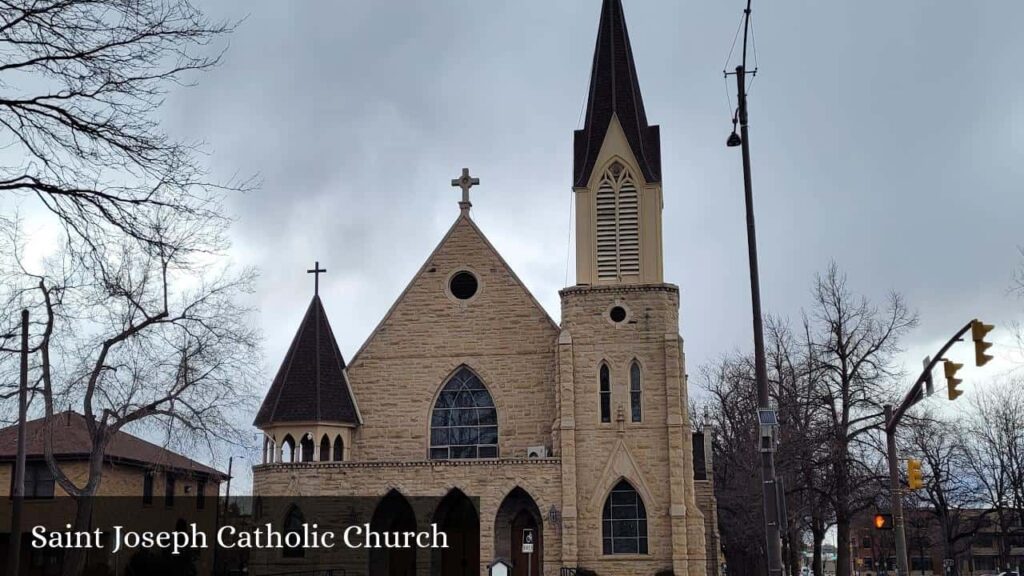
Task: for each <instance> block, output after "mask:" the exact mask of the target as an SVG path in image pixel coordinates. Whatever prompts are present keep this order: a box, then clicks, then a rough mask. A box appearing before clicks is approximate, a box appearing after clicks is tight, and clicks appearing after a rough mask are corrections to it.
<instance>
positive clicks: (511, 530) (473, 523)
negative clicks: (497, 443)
mask: <svg viewBox="0 0 1024 576" xmlns="http://www.w3.org/2000/svg"><path fill="white" fill-rule="evenodd" d="M480 512H481V505H480V502H479V501H478V500H476V499H473V498H471V497H469V496H467V495H466V494H465V493H464V492H463V491H462V490H460V489H459V488H452V489H451V490H450V491H449V492H448V493H447V494H446V495H445V496H444V497H443V498H440V499H433V498H429V499H425V498H407V497H406V495H405V494H403V493H402V492H400V491H399V490H397V489H392V490H390V491H389V492H388V493H387V494H385V495H384V496H383V497H381V498H380V500H379V501H378V502H377V504H376V506H375V508H374V510H373V514H372V517H371V518H370V522H369V531H371V532H374V533H378V534H382V535H383V534H386V533H392V534H396V533H397V534H405V533H416V532H419V531H422V530H423V529H424V528H425V527H426V526H429V525H430V524H437V528H438V530H439V531H440V532H444V533H445V534H446V538H447V544H448V547H447V548H444V549H429V550H421V551H417V550H416V549H414V548H396V547H387V546H382V547H379V548H374V549H373V550H371V552H370V556H369V564H370V565H369V569H370V570H369V573H370V574H384V575H389V576H391V575H394V576H399V575H408V574H415V573H419V572H418V571H417V565H418V564H424V565H427V564H429V566H430V567H431V570H430V571H429V572H430V574H438V575H440V576H447V575H449V574H451V575H455V574H459V575H462V574H466V573H467V572H466V567H467V566H477V565H480V563H481V546H480V544H481V518H480ZM557 519H558V513H557V510H556V509H555V508H554V507H553V506H552V509H551V510H550V511H549V512H548V513H547V515H545V514H544V513H543V512H542V511H541V508H540V506H539V505H538V504H537V502H536V500H535V499H534V498H533V496H531V495H530V493H529V492H528V491H526V490H525V489H523V488H521V487H519V486H516V487H514V488H513V489H512V490H511V491H509V492H508V493H507V494H506V495H505V497H504V498H503V499H502V500H501V503H500V505H499V506H498V508H497V510H496V511H495V512H494V522H493V524H492V526H493V532H492V537H493V546H492V547H491V548H490V549H491V550H492V551H493V554H494V560H499V559H500V560H503V561H505V562H506V564H507V565H509V566H511V574H512V575H513V576H526V575H527V574H533V575H539V574H543V573H544V572H543V566H544V524H545V521H547V522H555V523H557V522H558V520H557ZM305 521H306V519H305V516H304V514H303V511H302V510H300V509H299V506H298V504H292V505H291V506H289V507H288V509H287V512H286V513H285V515H284V517H283V518H282V525H283V526H282V527H283V532H285V533H288V532H300V531H301V530H302V524H303V522H305ZM310 521H314V520H310ZM601 524H602V528H601V540H602V545H601V551H602V554H603V555H606V556H611V555H619V554H626V555H646V554H648V549H649V547H648V531H647V510H646V507H645V505H644V502H643V498H642V496H641V495H640V494H639V492H637V490H636V489H635V488H634V487H633V485H632V484H631V483H630V482H629V481H628V480H627V479H625V478H620V479H619V480H618V481H617V482H616V483H615V484H614V485H613V486H612V487H611V489H610V491H609V492H608V494H607V495H606V497H605V501H604V506H603V510H602V515H601ZM549 530H550V528H549ZM527 533H530V536H529V537H530V538H531V540H530V541H531V542H532V543H533V545H534V547H533V552H532V553H525V552H523V543H524V538H527V537H528V536H526V534H527ZM282 555H283V556H284V557H291V558H296V557H303V556H304V551H303V550H302V549H296V548H291V549H286V550H284V551H283V552H282ZM488 560H489V559H488Z"/></svg>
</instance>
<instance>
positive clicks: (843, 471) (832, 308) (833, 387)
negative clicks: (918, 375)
mask: <svg viewBox="0 0 1024 576" xmlns="http://www.w3.org/2000/svg"><path fill="white" fill-rule="evenodd" d="M804 321H805V324H806V326H807V329H806V332H807V335H808V344H809V351H810V354H811V355H812V365H811V369H812V370H813V372H814V381H815V382H816V396H817V398H816V400H815V402H817V403H820V405H821V406H822V407H823V408H824V410H825V414H826V417H825V419H826V421H825V424H824V425H825V427H826V428H825V430H824V435H825V437H826V438H827V443H826V445H827V449H828V456H827V462H826V467H827V471H828V475H829V477H830V480H831V486H830V487H829V488H828V490H826V493H827V494H828V495H829V498H830V500H831V508H832V510H833V511H834V513H835V520H836V534H837V536H836V546H837V548H838V555H837V559H836V573H837V576H849V574H850V533H851V522H852V521H853V519H854V517H855V516H856V514H857V513H859V512H861V511H863V510H865V509H867V508H869V507H870V506H872V505H873V504H874V503H875V501H876V498H877V495H878V493H879V492H881V491H882V486H883V484H882V483H881V480H882V474H880V470H879V465H880V463H881V457H880V456H881V455H880V454H879V453H878V452H877V444H876V443H875V440H876V439H877V436H878V431H879V428H880V426H881V424H882V419H881V412H882V406H883V405H884V404H885V403H886V402H887V401H889V400H891V399H892V395H893V390H894V389H895V388H896V387H895V386H894V384H895V383H896V382H898V381H899V379H900V376H901V375H900V373H899V372H898V371H897V370H896V368H895V367H894V356H895V355H896V354H897V353H898V352H899V351H900V349H899V342H900V338H901V337H902V336H903V335H904V334H905V333H906V332H907V331H908V330H909V329H910V328H911V327H913V326H914V325H915V324H916V322H917V318H916V315H915V314H914V313H912V312H911V311H910V310H909V309H908V308H907V305H906V303H905V302H904V301H903V299H902V298H901V297H900V296H899V295H898V294H896V293H892V294H890V296H889V299H888V302H887V304H886V305H885V306H884V307H883V308H881V309H880V308H878V307H877V306H875V305H874V304H872V303H871V302H870V301H868V300H867V298H865V297H862V296H856V295H854V294H853V293H852V292H851V291H850V290H849V288H848V287H847V283H846V277H845V276H844V275H843V274H842V273H841V272H840V271H839V269H838V267H837V266H836V265H835V264H832V265H831V266H830V267H829V269H828V270H827V271H826V273H825V274H824V275H822V276H819V277H818V278H817V279H816V281H815V284H814V289H813V291H812V304H811V307H810V308H809V310H808V311H807V312H806V313H805V316H804Z"/></svg>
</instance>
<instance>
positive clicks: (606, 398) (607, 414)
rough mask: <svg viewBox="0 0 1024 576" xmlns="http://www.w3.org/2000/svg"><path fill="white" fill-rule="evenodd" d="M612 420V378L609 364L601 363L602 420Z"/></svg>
mask: <svg viewBox="0 0 1024 576" xmlns="http://www.w3.org/2000/svg"><path fill="white" fill-rule="evenodd" d="M611 421H612V378H611V375H610V373H609V372H608V365H607V364H601V422H611Z"/></svg>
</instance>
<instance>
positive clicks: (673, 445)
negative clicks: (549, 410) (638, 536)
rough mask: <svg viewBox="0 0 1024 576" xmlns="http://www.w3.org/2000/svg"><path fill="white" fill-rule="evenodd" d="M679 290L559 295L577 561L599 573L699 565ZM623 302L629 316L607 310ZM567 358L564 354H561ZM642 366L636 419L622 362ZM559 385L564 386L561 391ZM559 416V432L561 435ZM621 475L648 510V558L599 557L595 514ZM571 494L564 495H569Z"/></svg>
mask: <svg viewBox="0 0 1024 576" xmlns="http://www.w3.org/2000/svg"><path fill="white" fill-rule="evenodd" d="M678 305H679V301H678V289H677V288H676V287H675V286H671V285H648V286H609V287H575V288H568V289H565V290H563V291H562V319H563V324H562V326H563V331H564V334H563V341H566V342H567V341H570V340H571V350H572V352H571V355H569V356H568V360H563V362H565V361H569V362H571V363H572V370H571V371H568V370H567V369H566V368H565V367H562V370H561V374H563V375H566V374H571V375H570V376H569V377H571V378H572V379H573V380H574V385H573V387H572V389H573V390H574V398H573V403H572V409H573V413H572V423H571V426H572V433H573V437H574V455H573V456H574V460H575V462H574V464H573V466H574V468H575V475H576V479H577V481H576V491H575V501H576V513H577V515H578V517H577V518H576V519H575V523H576V541H577V549H576V550H570V551H567V556H569V555H573V554H574V555H575V556H576V562H577V563H578V564H579V565H580V566H585V567H587V568H592V569H594V570H596V571H597V572H598V573H611V574H653V573H654V572H656V571H658V570H666V569H669V570H674V571H675V573H676V574H679V575H682V574H689V575H691V576H697V575H699V574H704V573H705V570H706V565H705V564H706V562H705V560H706V559H705V556H706V549H705V542H704V518H703V515H702V514H701V513H700V510H699V509H698V507H697V506H696V501H695V496H694V485H693V480H692V479H693V464H692V448H691V446H690V442H689V439H688V431H689V419H688V415H687V413H686V406H687V397H686V388H685V367H684V364H683V357H682V343H681V340H680V339H679V336H678V325H679V320H678ZM613 306H622V307H624V308H625V309H626V311H627V317H626V320H625V321H623V322H621V323H615V322H613V321H612V320H611V319H610V317H609V310H610V309H611V308H612V307H613ZM562 357H563V358H565V355H563V356H562ZM634 360H636V361H638V362H639V363H640V365H641V367H642V374H643V400H642V405H643V418H642V421H641V422H632V421H631V417H630V416H631V413H630V396H629V366H630V364H631V362H633V361H634ZM602 363H604V364H607V366H608V367H609V368H610V371H611V398H612V400H611V405H612V415H611V416H612V418H611V420H612V421H611V422H609V423H603V422H601V417H600V395H599V370H600V366H601V365H602ZM562 390H565V387H564V386H563V387H562ZM564 420H565V414H563V423H562V428H563V429H562V434H563V435H564V434H565V433H566V423H565V422H564ZM623 478H624V479H626V480H627V481H629V482H630V484H632V485H633V487H634V488H635V489H636V490H637V492H639V494H640V495H641V497H642V498H643V500H644V504H645V506H646V509H647V520H648V521H647V530H648V551H649V553H648V554H647V555H636V556H621V555H611V556H609V555H604V554H603V551H602V525H601V514H602V507H603V505H604V501H605V499H606V498H607V495H608V493H609V491H610V490H611V489H612V488H613V487H614V486H615V484H616V483H618V481H619V480H620V479H623ZM566 498H568V497H566Z"/></svg>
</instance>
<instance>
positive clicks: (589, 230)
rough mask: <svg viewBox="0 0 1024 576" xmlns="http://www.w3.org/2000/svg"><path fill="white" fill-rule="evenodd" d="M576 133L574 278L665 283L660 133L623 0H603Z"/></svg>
mask: <svg viewBox="0 0 1024 576" xmlns="http://www.w3.org/2000/svg"><path fill="white" fill-rule="evenodd" d="M574 137H575V157H574V162H575V166H574V168H573V191H574V192H575V196H576V283H577V284H579V285H613V284H631V285H635V284H660V283H661V282H662V281H663V278H662V249H661V210H662V192H661V136H660V132H659V131H658V127H657V126H648V125H647V112H646V111H645V110H644V101H643V98H642V97H641V96H640V83H639V81H638V80H637V75H636V64H635V63H634V62H633V49H632V47H631V46H630V44H629V33H628V32H627V31H626V20H625V17H624V16H623V14H622V0H604V5H603V7H602V9H601V23H600V26H599V27H598V30H597V47H596V48H595V49H594V63H593V66H592V68H591V72H590V97H589V101H588V102H587V121H586V124H585V125H584V126H583V129H582V130H577V131H576V133H575V135H574Z"/></svg>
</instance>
